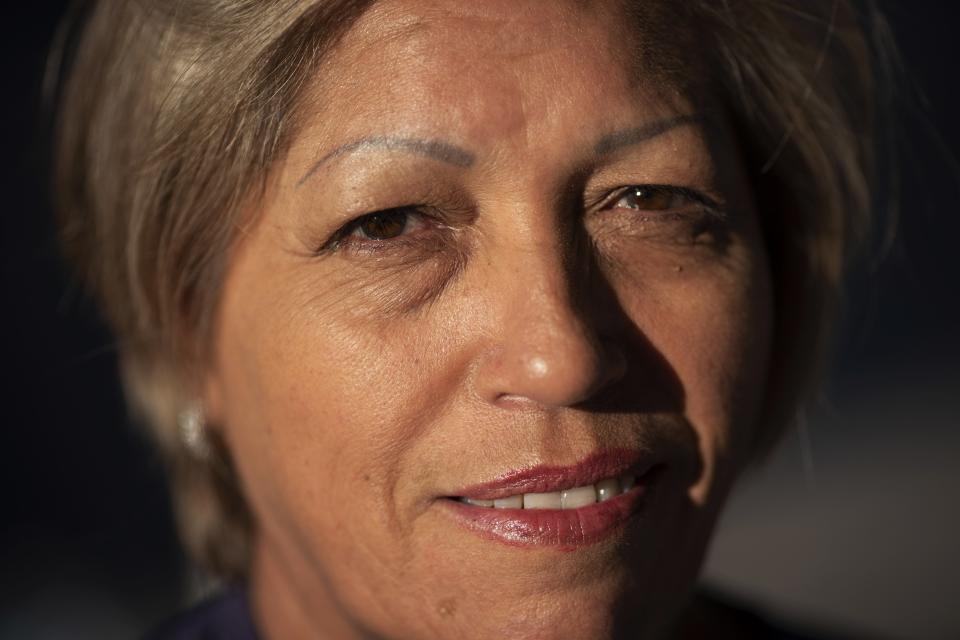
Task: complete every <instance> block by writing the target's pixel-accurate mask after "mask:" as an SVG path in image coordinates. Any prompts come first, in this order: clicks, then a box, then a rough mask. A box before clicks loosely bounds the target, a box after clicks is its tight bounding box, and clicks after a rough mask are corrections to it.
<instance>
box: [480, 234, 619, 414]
mask: <svg viewBox="0 0 960 640" xmlns="http://www.w3.org/2000/svg"><path fill="white" fill-rule="evenodd" d="M512 253H513V255H511V256H510V257H509V258H504V259H502V260H499V261H498V262H499V264H500V265H501V267H500V269H499V271H498V278H499V279H500V282H499V283H498V286H496V287H492V288H491V290H494V291H496V292H497V296H496V300H493V301H491V302H492V308H493V309H494V310H495V312H496V316H497V326H496V327H495V329H494V331H492V332H491V333H492V334H493V335H495V336H496V337H495V338H494V339H493V344H492V346H491V349H490V350H489V351H488V352H487V358H486V359H485V361H484V362H483V363H482V365H481V367H480V370H479V371H478V376H477V384H478V387H479V388H478V391H479V392H480V394H481V396H482V397H484V399H486V400H487V401H488V402H491V403H494V404H497V405H501V406H508V405H516V404H518V403H519V404H521V405H527V406H529V405H535V406H539V407H542V408H559V407H571V406H574V405H578V404H582V403H585V402H587V401H588V400H590V399H591V398H593V397H594V396H595V395H597V394H598V393H599V392H600V391H602V390H603V389H605V388H607V387H609V386H610V385H612V384H614V383H615V382H616V381H618V380H620V379H621V378H623V376H624V375H625V374H626V370H627V358H626V355H625V353H624V351H623V350H622V348H621V345H620V344H618V342H617V340H616V335H615V333H614V332H613V326H612V323H611V322H610V320H609V319H610V317H611V315H612V314H611V310H610V308H609V306H610V305H615V304H616V301H615V300H612V299H610V298H611V297H610V296H604V295H602V294H601V293H600V291H602V290H604V288H605V287H604V286H600V285H598V283H596V282H590V280H591V276H590V274H591V273H593V272H595V271H596V270H595V269H591V268H590V265H589V264H588V263H587V261H586V260H584V259H579V260H572V259H571V256H570V255H569V253H570V252H569V251H566V252H565V251H564V250H563V247H562V246H559V243H555V244H554V245H552V246H551V245H541V246H538V247H533V248H531V247H529V246H527V247H518V248H516V250H515V251H512ZM565 253H566V254H567V255H564V254H565Z"/></svg>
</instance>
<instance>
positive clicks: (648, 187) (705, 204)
mask: <svg viewBox="0 0 960 640" xmlns="http://www.w3.org/2000/svg"><path fill="white" fill-rule="evenodd" d="M631 190H633V191H641V190H642V191H645V192H647V194H648V195H649V196H652V197H658V196H671V197H675V198H683V199H684V200H686V201H687V202H688V203H690V204H694V205H698V206H700V207H701V208H702V209H703V212H705V213H708V214H712V215H714V216H718V217H722V216H723V213H722V209H721V207H720V205H719V204H718V203H717V202H716V201H715V200H714V199H713V198H711V197H709V196H707V195H706V194H704V193H701V192H700V191H697V190H695V189H691V188H688V187H681V186H677V185H666V184H642V185H629V186H626V187H620V188H618V189H616V190H615V191H613V192H612V193H611V194H610V195H609V196H607V197H606V198H604V199H603V200H602V201H601V203H600V208H601V209H607V208H611V206H612V205H613V204H615V203H617V202H619V201H620V200H621V199H623V198H624V197H627V196H628V195H630V192H631ZM624 208H626V207H624ZM677 208H679V207H670V208H664V209H636V211H638V212H642V211H653V212H656V213H654V214H653V215H652V216H649V217H653V218H655V217H658V216H663V215H666V214H667V212H669V211H672V210H675V209H677ZM398 213H402V214H405V215H407V216H408V217H407V218H405V219H404V228H403V229H402V230H401V232H400V233H399V234H398V235H397V236H394V237H391V238H386V239H377V238H359V239H354V238H353V234H354V233H356V232H357V231H358V230H359V229H361V226H362V225H363V224H365V223H367V222H370V221H371V220H373V219H375V218H376V217H388V216H390V215H391V214H398ZM410 215H414V216H418V217H419V218H420V219H421V220H423V221H424V222H425V223H426V224H428V225H430V226H432V227H433V228H434V229H448V230H449V229H450V227H448V226H446V225H444V224H442V223H441V222H440V216H438V215H437V214H436V213H435V212H434V210H433V209H432V208H430V207H426V206H422V205H404V206H399V207H391V208H388V209H381V210H378V211H372V212H370V213H367V214H364V215H361V216H359V217H357V218H354V219H353V220H351V221H350V222H348V223H347V224H345V225H344V226H343V227H341V228H340V229H338V230H337V231H336V232H335V233H334V234H333V236H331V237H330V239H329V240H327V242H325V243H324V245H323V246H322V247H321V248H320V251H319V252H318V253H327V252H334V251H338V250H341V249H344V248H350V249H353V250H356V251H359V252H371V251H372V252H375V251H379V250H384V249H400V248H402V247H404V246H407V245H409V244H412V243H413V242H414V241H412V240H409V239H407V236H409V235H410V234H409V233H407V232H406V226H407V225H408V224H409V216H410Z"/></svg>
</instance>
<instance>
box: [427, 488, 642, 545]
mask: <svg viewBox="0 0 960 640" xmlns="http://www.w3.org/2000/svg"><path fill="white" fill-rule="evenodd" d="M646 489H647V487H645V486H643V485H637V486H635V487H634V488H633V489H631V490H630V491H628V492H626V493H622V494H620V495H619V496H617V497H615V498H611V499H609V500H606V501H604V502H596V503H594V504H591V505H588V506H586V507H581V508H579V509H562V510H560V509H495V508H491V507H476V506H473V505H469V504H466V503H464V502H460V501H458V500H452V499H445V500H443V503H444V504H445V505H446V506H447V507H448V509H449V511H450V512H451V513H452V514H453V516H454V517H455V518H456V519H457V520H458V521H459V522H460V524H461V525H463V526H465V527H466V528H467V529H469V530H471V531H473V532H474V533H477V534H479V535H480V536H481V537H483V538H486V539H489V540H494V541H496V542H501V543H504V544H508V545H510V546H515V547H517V546H519V547H555V548H558V549H560V550H564V551H574V550H576V549H578V548H581V547H585V546H589V545H592V544H596V543H598V542H600V541H602V540H605V539H606V538H609V537H611V536H612V535H614V534H615V533H617V532H618V531H620V530H622V529H623V527H624V525H625V524H626V523H627V521H629V520H630V518H632V517H633V516H634V515H636V514H637V513H639V511H640V509H641V507H642V506H643V503H644V500H643V499H642V498H643V497H644V495H645V493H646V491H645V490H646Z"/></svg>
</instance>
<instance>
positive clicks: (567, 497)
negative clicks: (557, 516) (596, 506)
mask: <svg viewBox="0 0 960 640" xmlns="http://www.w3.org/2000/svg"><path fill="white" fill-rule="evenodd" d="M596 501H597V490H596V489H594V488H593V485H592V484H588V485H587V486H585V487H577V488H575V489H568V490H567V491H562V492H561V493H560V503H561V504H562V505H563V507H562V508H564V509H576V508H578V507H585V506H587V505H588V504H593V503H594V502H596Z"/></svg>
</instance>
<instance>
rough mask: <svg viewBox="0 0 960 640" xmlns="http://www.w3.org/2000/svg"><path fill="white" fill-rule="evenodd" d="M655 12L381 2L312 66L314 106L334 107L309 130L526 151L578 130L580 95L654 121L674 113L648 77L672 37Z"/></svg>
mask: <svg viewBox="0 0 960 640" xmlns="http://www.w3.org/2000/svg"><path fill="white" fill-rule="evenodd" d="M662 4H663V3H662V2H660V1H659V0H656V1H653V2H642V1H641V2H619V1H615V0H610V1H603V0H596V1H593V2H586V1H582V0H579V1H578V0H569V1H568V0H483V1H481V2H462V1H456V0H381V1H380V2H378V3H376V4H374V5H373V7H372V8H371V9H370V10H369V11H368V12H367V13H366V14H365V15H364V16H362V17H361V19H360V20H359V21H358V23H357V24H356V25H354V27H353V29H351V30H350V31H348V33H347V34H346V36H345V37H344V38H343V40H341V41H340V43H339V46H338V47H337V48H336V49H335V50H334V51H333V52H332V53H331V55H330V56H329V57H328V59H327V60H325V61H324V64H325V65H329V66H327V67H326V71H329V73H325V72H324V69H323V68H321V72H320V73H319V74H318V76H317V84H316V85H315V86H314V89H315V90H316V93H315V94H314V95H315V96H316V97H317V98H319V99H318V100H317V104H318V106H319V105H323V104H324V103H326V102H327V101H326V100H324V99H323V97H324V94H325V93H326V91H327V90H332V92H331V93H326V97H327V98H331V97H334V95H335V94H336V95H337V99H335V100H334V104H331V105H330V107H331V109H330V111H329V112H328V113H330V114H335V117H334V118H328V119H326V120H327V121H326V122H323V123H322V124H321V125H320V129H327V128H328V127H330V128H332V129H336V130H337V136H340V137H341V138H342V139H339V140H337V141H338V142H341V143H343V142H345V141H349V139H350V138H351V137H363V136H370V135H412V136H424V135H428V136H431V137H432V136H437V135H443V136H445V137H446V138H448V139H450V140H453V141H454V142H457V143H458V144H466V145H472V144H477V143H483V142H486V141H488V140H490V137H491V135H493V134H494V133H496V135H497V136H498V139H499V140H502V141H506V140H510V141H511V144H514V145H517V146H514V147H513V148H512V149H511V148H510V147H509V145H501V146H498V147H496V148H495V149H496V152H497V153H500V152H503V153H509V152H510V151H511V150H512V151H517V150H519V149H520V148H529V147H532V146H534V144H535V143H536V142H537V140H538V137H539V136H542V135H543V133H544V132H545V131H557V130H562V131H570V132H573V131H575V130H577V129H580V128H582V126H581V123H580V121H579V120H576V118H577V117H579V116H578V115H577V113H576V109H570V108H568V103H569V102H571V101H572V102H577V101H578V100H580V98H582V97H583V96H594V97H595V99H596V100H597V101H598V102H599V101H605V102H606V105H605V107H606V110H607V111H608V112H611V113H613V112H615V111H617V108H613V107H611V104H615V101H619V103H620V106H619V111H618V112H619V113H627V112H629V111H630V110H632V109H634V107H632V106H630V105H631V104H638V102H637V100H638V99H639V103H643V104H645V105H647V107H646V108H647V109H654V110H656V111H661V112H659V113H654V112H651V113H650V114H649V115H650V117H651V118H658V117H660V118H662V117H670V116H672V115H677V113H679V112H682V111H683V109H682V108H680V109H678V108H677V105H679V104H681V103H684V102H686V101H685V99H684V95H682V94H683V93H684V92H683V87H681V86H678V84H677V83H674V82H671V81H669V80H668V79H667V77H666V76H665V75H663V74H661V73H660V72H659V71H658V69H659V67H660V63H659V62H658V59H659V58H661V57H663V58H664V60H669V59H670V57H671V55H674V54H670V53H669V51H670V50H672V49H674V48H675V45H676V42H670V41H667V40H669V39H670V38H671V37H672V35H671V34H672V32H674V31H680V30H681V29H680V26H679V25H677V24H676V21H674V23H671V22H670V20H669V19H668V18H669V15H670V14H671V12H675V10H670V9H664V8H662V7H661V5H662ZM625 7H629V9H626V8H625ZM651 38H653V39H654V40H657V39H664V41H661V42H657V41H650V42H647V40H649V39H651ZM681 53H682V52H678V53H677V54H676V55H680V54H681ZM667 64H669V63H667ZM388 69H389V71H388ZM377 78H380V79H381V80H379V81H378V80H377ZM371 80H372V82H371ZM631 96H632V97H631ZM578 97H580V98H578ZM580 101H581V102H582V100H580ZM612 101H614V102H612ZM438 105H443V106H442V108H438ZM661 108H662V109H661ZM387 114H389V115H387ZM385 115H387V117H384V116H385ZM572 118H573V119H572ZM322 120H323V119H321V122H322ZM534 124H535V125H536V126H534ZM630 124H633V122H627V121H624V122H623V123H622V124H621V126H628V125H630ZM610 125H611V126H614V123H612V122H611V123H610ZM378 127H379V128H378ZM381 129H384V130H381ZM328 130H329V129H328ZM317 132H318V133H320V130H317ZM514 134H517V135H514ZM322 137H323V136H322V135H321V137H319V138H317V139H322ZM490 148H491V149H494V147H493V146H491V147H490Z"/></svg>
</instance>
